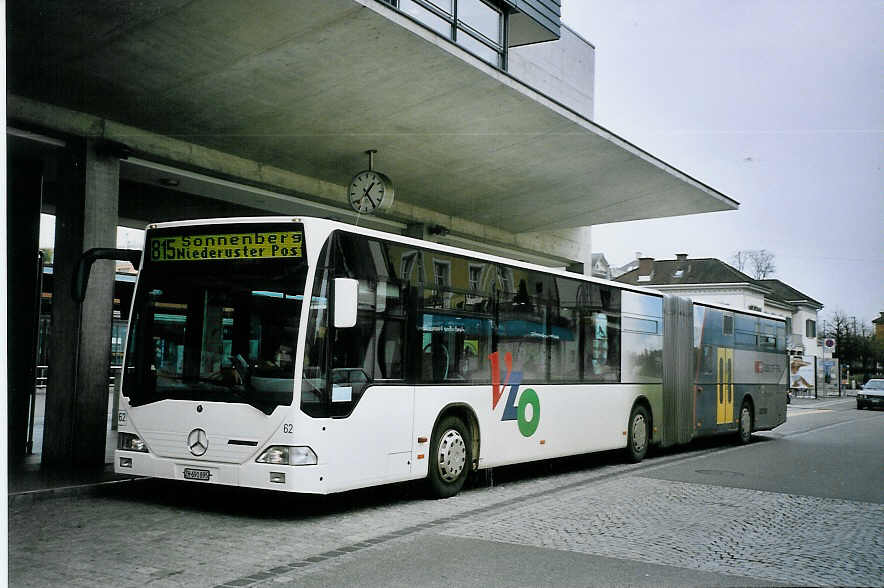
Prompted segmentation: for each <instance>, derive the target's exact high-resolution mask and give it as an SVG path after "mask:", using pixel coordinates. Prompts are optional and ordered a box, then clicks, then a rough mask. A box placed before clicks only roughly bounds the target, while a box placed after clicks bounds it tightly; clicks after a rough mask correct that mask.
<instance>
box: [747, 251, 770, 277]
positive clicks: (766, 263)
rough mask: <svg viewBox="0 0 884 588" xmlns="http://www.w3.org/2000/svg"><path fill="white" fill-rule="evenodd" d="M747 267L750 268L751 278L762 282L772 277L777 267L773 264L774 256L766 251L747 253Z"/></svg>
mask: <svg viewBox="0 0 884 588" xmlns="http://www.w3.org/2000/svg"><path fill="white" fill-rule="evenodd" d="M748 254H749V266H750V267H751V268H752V277H754V278H755V279H756V280H763V279H765V278H769V277H771V276H773V275H774V272H776V271H777V266H776V264H775V263H774V254H773V253H771V252H770V251H768V250H767V249H755V250H752V251H749V252H748Z"/></svg>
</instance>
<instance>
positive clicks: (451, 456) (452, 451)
mask: <svg viewBox="0 0 884 588" xmlns="http://www.w3.org/2000/svg"><path fill="white" fill-rule="evenodd" d="M437 458H438V460H437V462H438V464H439V475H440V476H441V477H442V479H443V480H444V481H446V482H453V481H455V480H456V479H457V477H458V476H460V473H461V472H462V471H463V469H464V467H466V463H467V447H466V444H465V443H464V440H463V437H462V436H461V434H460V433H458V432H457V431H455V430H454V429H449V430H447V431H445V433H443V434H442V438H441V439H440V440H439V453H438V455H437Z"/></svg>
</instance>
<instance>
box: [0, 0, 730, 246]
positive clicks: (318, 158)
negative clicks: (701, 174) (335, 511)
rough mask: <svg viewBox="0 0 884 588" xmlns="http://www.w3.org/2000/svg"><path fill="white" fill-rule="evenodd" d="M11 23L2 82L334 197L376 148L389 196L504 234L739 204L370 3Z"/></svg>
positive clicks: (168, 7) (18, 8) (21, 5)
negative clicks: (310, 183)
mask: <svg viewBox="0 0 884 588" xmlns="http://www.w3.org/2000/svg"><path fill="white" fill-rule="evenodd" d="M7 35H8V37H7V38H8V64H7V72H8V82H7V87H8V91H9V92H10V93H11V94H12V95H15V96H21V97H24V98H26V99H29V100H34V101H40V102H45V103H48V104H52V105H57V106H60V107H64V108H67V109H71V110H74V111H79V112H83V113H87V114H89V115H93V116H97V117H100V118H103V119H107V120H112V121H116V122H119V123H122V124H124V125H129V126H132V127H134V128H138V129H144V130H146V131H149V132H151V133H155V134H158V135H162V136H168V137H173V138H175V139H177V140H181V141H187V142H189V143H193V144H196V145H200V146H203V147H207V148H211V149H215V150H218V151H220V152H224V153H230V154H233V155H236V156H238V157H242V158H246V159H248V160H252V161H257V162H260V163H261V164H266V165H269V166H274V167H277V168H280V169H284V170H289V171H291V172H294V173H297V174H302V175H304V176H308V177H313V178H317V179H319V180H321V181H323V182H327V183H329V184H332V185H338V186H341V194H340V200H339V201H338V202H339V203H340V204H341V205H345V204H344V203H345V201H346V200H345V192H344V186H346V184H347V183H348V182H349V179H350V178H351V176H352V175H353V174H354V173H355V172H357V171H359V170H361V169H364V168H366V167H367V158H366V156H365V154H364V151H365V150H366V149H371V148H373V149H377V150H378V155H377V157H376V160H375V167H376V169H379V170H380V171H383V172H384V173H386V174H387V175H388V176H390V177H391V178H392V180H393V182H394V184H395V186H396V198H397V202H399V203H403V204H412V205H420V206H422V207H424V208H427V209H430V210H433V211H437V212H439V213H442V214H446V215H451V216H457V217H462V218H469V219H470V220H472V221H475V222H477V223H484V224H488V225H494V226H501V227H504V228H506V229H508V230H511V231H513V232H526V231H542V230H550V229H560V228H570V227H578V226H585V225H592V224H601V223H608V222H615V221H624V220H634V219H641V218H654V217H662V216H674V215H681V214H691V213H699V212H710V211H721V210H732V209H734V208H736V207H737V203H736V202H735V201H733V200H731V199H730V198H728V197H727V196H724V195H723V194H721V193H719V192H717V191H716V190H714V189H712V188H710V187H708V186H706V185H704V184H702V183H701V182H699V181H697V180H695V179H693V178H691V177H689V176H687V175H686V174H684V173H682V172H680V171H678V170H676V169H674V168H672V167H671V166H669V165H667V164H665V163H664V162H662V161H660V160H658V159H656V158H654V157H653V156H651V155H649V154H647V153H645V152H643V151H641V150H640V149H639V148H637V147H635V146H633V145H631V144H630V143H628V142H627V141H625V140H623V139H621V138H619V137H617V136H616V135H614V134H612V133H610V132H609V131H607V130H605V129H603V128H601V127H599V126H598V125H595V124H593V123H592V122H590V121H588V120H586V119H585V118H583V117H581V116H580V115H579V114H577V113H574V112H572V111H570V110H568V109H567V108H565V107H564V106H561V105H559V104H557V103H556V102H554V101H552V100H550V99H548V98H546V97H544V96H543V95H541V94H539V93H538V92H536V91H534V90H533V89H531V88H529V87H527V86H525V85H524V84H522V83H520V82H519V81H517V80H515V79H514V78H512V77H510V76H508V75H507V74H505V73H502V72H500V71H498V70H496V69H495V68H493V67H491V66H489V65H487V64H485V63H484V62H482V61H480V60H478V59H476V58H475V57H473V56H472V55H470V54H468V53H466V52H464V51H462V50H461V49H460V48H459V47H457V46H455V45H454V44H452V43H450V42H449V41H447V40H444V39H442V38H440V37H438V36H436V35H435V34H434V33H432V32H430V31H428V30H426V29H424V28H423V27H421V26H420V25H417V24H416V23H414V22H412V21H410V20H408V19H407V18H405V17H403V16H401V15H400V14H398V13H396V12H395V11H393V10H392V9H390V8H388V7H387V6H385V5H383V4H381V3H380V2H376V1H375V0H323V1H322V2H316V1H314V0H267V1H265V2H261V3H258V4H253V3H247V2H241V1H239V0H195V1H192V0H154V1H151V2H144V1H142V0H138V1H136V0H127V1H121V0H92V1H89V2H80V1H77V2H74V1H71V0H12V1H10V2H8V10H7ZM10 118H11V119H12V121H14V120H15V112H11V113H10ZM11 124H12V123H11ZM389 215H390V217H391V218H396V208H395V207H394V208H393V210H392V211H390V214H389Z"/></svg>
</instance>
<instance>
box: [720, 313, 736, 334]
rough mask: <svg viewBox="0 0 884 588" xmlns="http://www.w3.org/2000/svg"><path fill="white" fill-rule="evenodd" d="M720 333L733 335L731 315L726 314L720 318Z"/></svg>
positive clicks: (732, 317) (732, 318)
mask: <svg viewBox="0 0 884 588" xmlns="http://www.w3.org/2000/svg"><path fill="white" fill-rule="evenodd" d="M721 333H722V334H723V335H733V334H734V316H733V315H732V314H726V315H724V317H723V318H722V322H721Z"/></svg>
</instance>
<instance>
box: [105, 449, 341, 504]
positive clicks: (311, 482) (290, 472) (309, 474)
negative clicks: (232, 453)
mask: <svg viewBox="0 0 884 588" xmlns="http://www.w3.org/2000/svg"><path fill="white" fill-rule="evenodd" d="M114 472H116V473H118V474H129V475H134V476H148V477H151V478H163V479H167V480H182V481H188V482H194V483H198V484H200V483H201V484H221V485H224V486H241V487H246V488H261V489H264V490H280V491H284V492H301V493H305V494H327V493H328V492H329V490H328V484H327V483H324V482H325V480H327V479H328V477H327V475H326V472H325V466H323V465H322V464H319V465H302V466H286V465H270V464H263V463H254V462H247V463H241V464H239V463H220V462H206V461H188V460H181V459H171V458H165V457H157V456H156V455H153V454H151V453H140V452H137V451H125V450H119V449H118V450H116V451H114Z"/></svg>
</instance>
